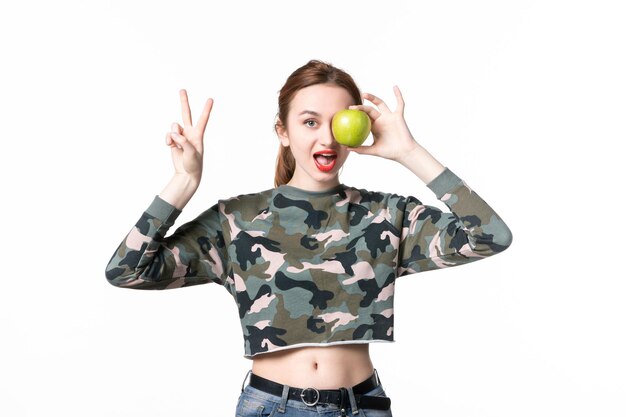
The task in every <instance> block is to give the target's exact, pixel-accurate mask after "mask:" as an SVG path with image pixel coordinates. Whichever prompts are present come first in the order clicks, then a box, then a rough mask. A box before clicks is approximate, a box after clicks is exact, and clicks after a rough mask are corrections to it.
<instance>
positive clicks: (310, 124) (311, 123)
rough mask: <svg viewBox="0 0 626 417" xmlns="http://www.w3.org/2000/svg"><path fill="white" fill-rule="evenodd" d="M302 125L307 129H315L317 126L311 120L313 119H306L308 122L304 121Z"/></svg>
mask: <svg viewBox="0 0 626 417" xmlns="http://www.w3.org/2000/svg"><path fill="white" fill-rule="evenodd" d="M304 124H305V125H306V126H307V127H315V126H317V122H316V121H315V120H313V119H308V120H305V121H304Z"/></svg>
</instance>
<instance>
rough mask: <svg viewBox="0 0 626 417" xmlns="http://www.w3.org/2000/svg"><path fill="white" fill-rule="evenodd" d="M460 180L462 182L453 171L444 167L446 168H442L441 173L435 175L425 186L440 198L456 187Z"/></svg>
mask: <svg viewBox="0 0 626 417" xmlns="http://www.w3.org/2000/svg"><path fill="white" fill-rule="evenodd" d="M461 182H463V180H461V178H459V177H457V176H456V174H455V173H454V172H452V171H450V170H449V169H448V168H447V167H446V169H444V170H443V172H442V173H441V174H439V175H438V176H437V177H435V179H434V180H432V181H431V182H429V183H428V184H426V186H427V187H428V188H430V189H431V190H432V191H433V192H434V193H435V195H436V196H437V198H441V197H443V196H444V194H446V193H447V192H449V191H451V190H452V189H454V188H456V186H457V185H459V184H460V183H461Z"/></svg>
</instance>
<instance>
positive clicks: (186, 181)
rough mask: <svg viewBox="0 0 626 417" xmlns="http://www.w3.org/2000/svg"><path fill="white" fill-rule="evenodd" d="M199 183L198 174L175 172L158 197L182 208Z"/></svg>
mask: <svg viewBox="0 0 626 417" xmlns="http://www.w3.org/2000/svg"><path fill="white" fill-rule="evenodd" d="M199 185H200V177H199V176H191V175H188V174H178V173H176V174H174V176H173V177H172V179H171V180H170V182H169V183H168V184H167V185H166V186H165V188H164V189H163V191H161V193H160V194H159V197H160V198H161V199H163V200H165V201H167V202H168V203H170V204H171V205H173V206H174V207H176V208H177V209H179V210H182V209H183V207H185V205H187V203H188V202H189V200H191V197H193V195H194V194H195V192H196V190H197V189H198V186H199Z"/></svg>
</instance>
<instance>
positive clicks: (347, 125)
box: [331, 109, 372, 148]
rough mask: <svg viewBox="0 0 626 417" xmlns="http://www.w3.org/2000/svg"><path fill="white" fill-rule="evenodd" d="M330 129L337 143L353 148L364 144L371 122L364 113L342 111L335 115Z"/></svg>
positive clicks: (349, 110)
mask: <svg viewBox="0 0 626 417" xmlns="http://www.w3.org/2000/svg"><path fill="white" fill-rule="evenodd" d="M331 128H332V131H333V136H334V137H335V140H336V141H337V142H339V143H341V144H342V145H346V146H349V147H351V148H353V147H356V146H361V145H362V144H363V142H365V139H367V136H368V135H369V134H370V129H371V128H372V122H371V121H370V117H369V116H368V115H367V113H365V112H364V111H361V110H353V109H344V110H340V111H338V112H337V113H335V115H334V116H333V121H332V124H331Z"/></svg>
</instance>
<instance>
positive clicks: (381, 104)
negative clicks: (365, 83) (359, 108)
mask: <svg viewBox="0 0 626 417" xmlns="http://www.w3.org/2000/svg"><path fill="white" fill-rule="evenodd" d="M363 98H364V99H366V100H368V101H370V102H372V103H374V104H375V105H376V106H377V107H378V108H379V109H381V110H382V111H383V112H390V110H389V107H387V105H386V104H385V102H384V101H382V100H381V99H380V98H378V97H376V96H375V95H374V94H370V93H363Z"/></svg>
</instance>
